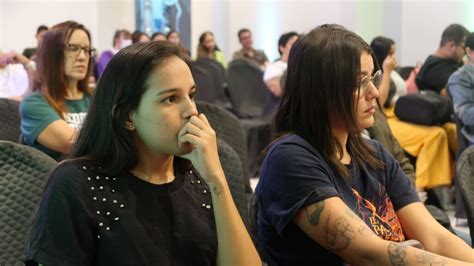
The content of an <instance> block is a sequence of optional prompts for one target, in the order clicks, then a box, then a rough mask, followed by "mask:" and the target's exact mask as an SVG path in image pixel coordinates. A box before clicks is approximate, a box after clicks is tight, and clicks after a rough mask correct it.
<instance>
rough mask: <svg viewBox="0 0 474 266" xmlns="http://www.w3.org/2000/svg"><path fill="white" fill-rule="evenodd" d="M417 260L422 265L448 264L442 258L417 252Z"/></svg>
mask: <svg viewBox="0 0 474 266" xmlns="http://www.w3.org/2000/svg"><path fill="white" fill-rule="evenodd" d="M415 258H416V262H418V263H420V264H421V265H430V266H432V265H433V266H434V265H442V266H444V265H446V264H447V262H446V260H445V259H444V258H440V257H437V256H434V255H433V254H430V253H427V252H423V251H421V252H416V253H415Z"/></svg>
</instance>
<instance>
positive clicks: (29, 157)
mask: <svg viewBox="0 0 474 266" xmlns="http://www.w3.org/2000/svg"><path fill="white" fill-rule="evenodd" d="M55 166H56V161H54V160H53V159H52V158H51V157H49V156H48V155H46V154H44V153H42V152H41V151H39V150H37V149H34V148H32V147H29V146H24V145H21V144H18V143H14V142H10V141H0V203H1V204H0V213H1V215H0V264H2V265H23V258H24V252H25V250H26V248H25V245H26V236H27V231H28V225H29V223H30V221H31V218H32V216H33V214H34V211H35V209H36V207H37V205H38V204H39V202H40V199H41V196H42V194H43V189H44V187H45V184H46V182H47V180H48V174H49V172H50V171H51V170H52V169H53V168H54V167H55Z"/></svg>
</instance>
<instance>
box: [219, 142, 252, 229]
mask: <svg viewBox="0 0 474 266" xmlns="http://www.w3.org/2000/svg"><path fill="white" fill-rule="evenodd" d="M217 149H218V152H219V160H220V162H221V165H222V169H223V170H224V173H225V176H226V179H227V183H228V184H229V189H230V193H231V194H232V198H233V199H234V203H235V206H236V207H237V210H238V211H239V214H240V217H242V220H243V222H244V224H245V227H246V228H247V230H249V216H248V204H247V194H246V193H245V185H244V180H243V172H242V163H241V162H240V159H239V155H238V154H237V153H236V152H235V151H234V149H232V147H231V146H230V145H228V144H227V143H226V142H225V141H223V140H220V139H218V140H217Z"/></svg>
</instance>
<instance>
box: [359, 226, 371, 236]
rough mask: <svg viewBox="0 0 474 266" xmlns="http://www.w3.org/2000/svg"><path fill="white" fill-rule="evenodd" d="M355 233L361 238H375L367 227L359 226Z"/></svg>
mask: <svg viewBox="0 0 474 266" xmlns="http://www.w3.org/2000/svg"><path fill="white" fill-rule="evenodd" d="M357 231H358V232H359V234H361V235H363V236H375V233H374V232H373V231H372V230H370V228H369V227H367V225H361V226H359V229H358V230H357Z"/></svg>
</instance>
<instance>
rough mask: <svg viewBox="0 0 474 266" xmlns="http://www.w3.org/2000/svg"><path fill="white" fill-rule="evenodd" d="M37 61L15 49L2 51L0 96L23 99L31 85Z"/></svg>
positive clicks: (0, 59) (0, 54)
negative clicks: (7, 51)
mask: <svg viewBox="0 0 474 266" xmlns="http://www.w3.org/2000/svg"><path fill="white" fill-rule="evenodd" d="M34 68H35V63H34V62H33V61H31V60H29V59H28V58H26V57H25V56H24V55H21V54H18V53H16V52H15V51H11V52H9V53H3V52H2V51H0V98H10V99H15V100H18V101H21V100H22V99H23V95H24V94H25V93H26V92H27V91H28V89H29V88H30V87H31V81H32V79H31V78H30V76H31V75H34V74H33V73H34Z"/></svg>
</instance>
